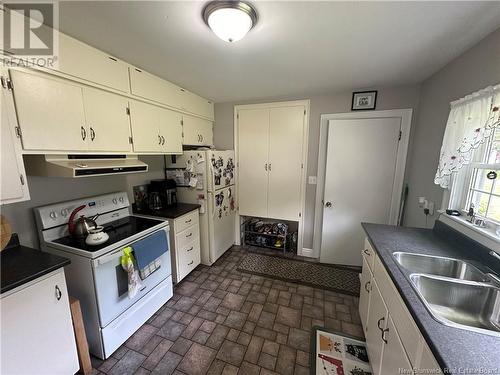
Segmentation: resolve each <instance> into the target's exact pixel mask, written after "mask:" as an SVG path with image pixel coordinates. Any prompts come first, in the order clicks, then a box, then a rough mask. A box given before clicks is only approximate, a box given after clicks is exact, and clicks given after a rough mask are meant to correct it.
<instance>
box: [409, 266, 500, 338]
mask: <svg viewBox="0 0 500 375" xmlns="http://www.w3.org/2000/svg"><path fill="white" fill-rule="evenodd" d="M410 280H411V282H412V283H413V286H414V287H415V289H416V290H417V292H418V293H419V294H420V297H421V298H422V300H423V301H424V303H425V305H426V307H427V309H428V310H429V311H430V313H431V314H432V315H433V316H434V318H435V319H436V320H438V321H440V322H442V323H444V324H447V325H451V326H456V327H459V328H464V329H468V330H472V331H477V332H481V333H486V334H493V335H498V336H500V289H499V288H497V287H495V286H493V285H487V284H482V283H476V282H467V281H458V280H453V279H448V278H441V277H435V276H429V275H422V274H412V275H410Z"/></svg>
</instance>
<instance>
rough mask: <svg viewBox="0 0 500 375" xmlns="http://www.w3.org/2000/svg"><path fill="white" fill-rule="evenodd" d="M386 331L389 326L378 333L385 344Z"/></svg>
mask: <svg viewBox="0 0 500 375" xmlns="http://www.w3.org/2000/svg"><path fill="white" fill-rule="evenodd" d="M386 332H389V328H386V329H383V330H382V332H381V333H380V335H381V336H382V341H383V342H384V343H386V344H387V339H386V338H385V333H386Z"/></svg>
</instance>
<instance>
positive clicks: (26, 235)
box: [0, 156, 164, 248]
mask: <svg viewBox="0 0 500 375" xmlns="http://www.w3.org/2000/svg"><path fill="white" fill-rule="evenodd" d="M141 160H142V161H144V162H145V163H147V164H148V165H149V171H148V172H147V173H137V174H130V175H122V176H104V177H88V178H79V179H71V178H55V177H35V176H28V186H29V189H30V195H31V200H29V201H26V202H21V203H14V204H9V205H5V206H1V207H0V212H1V214H2V215H4V216H5V217H6V218H7V219H8V220H9V221H10V223H11V226H12V229H13V231H14V232H17V233H18V234H19V239H20V241H21V244H23V245H25V246H31V247H35V248H38V245H39V243H38V233H37V230H36V225H35V219H34V215H33V208H34V207H38V206H43V205H47V204H51V203H56V202H62V201H65V200H72V199H78V198H82V197H88V196H92V195H99V194H106V193H111V192H114V191H127V192H128V193H129V199H130V200H131V201H133V195H132V187H133V186H135V185H140V184H143V183H145V182H147V181H149V180H151V179H154V178H162V177H163V176H164V172H163V166H164V162H163V156H143V157H141Z"/></svg>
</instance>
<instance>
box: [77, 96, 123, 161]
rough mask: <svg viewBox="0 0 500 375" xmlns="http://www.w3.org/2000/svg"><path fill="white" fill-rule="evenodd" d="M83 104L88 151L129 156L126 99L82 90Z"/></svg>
mask: <svg viewBox="0 0 500 375" xmlns="http://www.w3.org/2000/svg"><path fill="white" fill-rule="evenodd" d="M83 102H84V107H85V120H86V121H85V123H86V130H87V131H88V134H87V141H88V149H89V150H90V151H103V152H131V151H132V145H131V144H130V120H129V116H128V114H127V109H128V108H127V107H128V99H127V98H125V97H123V96H120V95H114V94H111V93H108V92H106V91H103V90H97V89H93V88H90V87H88V88H87V87H84V88H83Z"/></svg>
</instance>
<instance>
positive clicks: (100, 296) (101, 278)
mask: <svg viewBox="0 0 500 375" xmlns="http://www.w3.org/2000/svg"><path fill="white" fill-rule="evenodd" d="M162 231H163V232H164V233H165V236H166V239H167V242H166V243H167V244H168V246H167V249H165V252H164V253H163V254H162V255H161V256H160V258H159V259H160V261H161V266H160V268H158V269H157V270H155V271H154V272H153V273H151V274H150V275H149V276H148V277H146V278H145V279H144V280H141V284H142V285H141V288H140V289H139V291H138V292H137V294H136V295H135V296H134V297H133V298H129V297H128V278H127V273H126V272H125V271H124V270H123V268H122V266H121V263H120V257H121V255H122V254H123V249H117V250H114V251H113V252H111V253H108V254H105V255H103V256H102V257H99V258H97V259H95V260H94V262H93V267H94V280H95V288H96V294H97V305H98V310H99V318H100V321H101V327H106V326H107V325H108V324H109V323H110V322H111V321H113V320H114V319H116V318H117V317H118V316H120V314H122V313H123V312H124V311H125V310H127V309H128V308H129V307H130V306H132V305H133V304H134V303H136V302H137V301H139V300H140V299H141V298H142V297H144V296H145V295H146V294H147V293H148V292H149V291H150V290H151V289H153V288H154V287H155V286H157V285H158V284H159V283H160V282H161V281H163V280H165V279H166V278H167V277H169V276H170V274H171V273H172V272H171V266H170V251H169V247H170V243H169V236H168V229H165V230H162ZM155 233H157V232H155ZM146 238H147V237H143V238H142V239H139V240H137V241H135V242H133V243H130V244H129V245H132V246H133V244H134V243H137V242H140V241H143V240H144V239H146Z"/></svg>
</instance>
